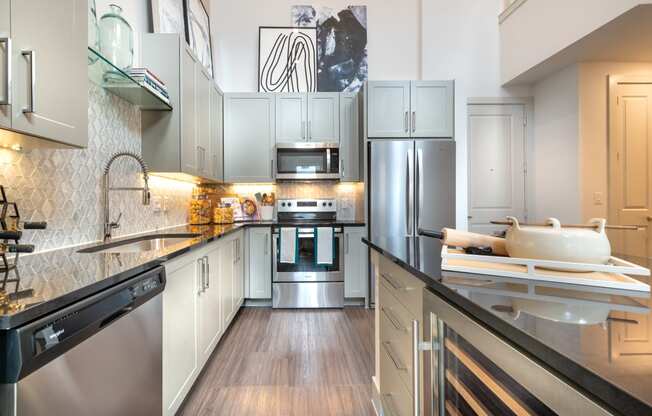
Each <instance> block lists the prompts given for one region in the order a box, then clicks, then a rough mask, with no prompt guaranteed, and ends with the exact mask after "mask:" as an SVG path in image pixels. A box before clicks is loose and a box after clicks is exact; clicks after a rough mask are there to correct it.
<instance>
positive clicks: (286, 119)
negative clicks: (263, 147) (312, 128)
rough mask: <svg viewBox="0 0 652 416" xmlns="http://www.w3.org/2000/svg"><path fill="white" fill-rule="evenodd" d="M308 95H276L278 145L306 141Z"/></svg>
mask: <svg viewBox="0 0 652 416" xmlns="http://www.w3.org/2000/svg"><path fill="white" fill-rule="evenodd" d="M307 98H308V97H307V96H306V94H302V93H296V94H294V93H281V94H276V143H295V142H302V141H304V140H306V129H307V125H306V120H307V118H308V115H307V114H308V100H307Z"/></svg>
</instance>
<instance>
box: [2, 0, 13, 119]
mask: <svg viewBox="0 0 652 416" xmlns="http://www.w3.org/2000/svg"><path fill="white" fill-rule="evenodd" d="M10 2H11V0H0V103H2V104H0V127H7V128H9V127H11V104H10V103H11V100H10V98H9V97H10V95H11V94H10V88H11V85H9V78H8V77H9V73H10V72H11V70H10V63H11V58H10V57H9V51H10V47H9V45H10V44H11V26H10V24H9V20H10V14H9V11H10Z"/></svg>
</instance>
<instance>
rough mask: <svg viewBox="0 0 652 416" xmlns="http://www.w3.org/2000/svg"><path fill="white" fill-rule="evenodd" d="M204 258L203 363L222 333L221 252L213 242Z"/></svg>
mask: <svg viewBox="0 0 652 416" xmlns="http://www.w3.org/2000/svg"><path fill="white" fill-rule="evenodd" d="M213 246H214V247H213V248H212V249H211V250H210V251H207V252H205V255H204V256H202V259H203V265H202V266H203V272H204V279H203V287H202V288H200V293H199V313H198V315H199V358H200V360H201V363H202V364H203V363H204V362H206V360H208V358H209V357H210V355H211V353H212V352H213V350H214V349H215V346H216V345H217V342H218V341H219V339H220V335H221V334H222V320H221V317H220V283H219V272H220V269H219V267H220V253H219V250H218V247H217V246H218V244H215V243H214V244H213Z"/></svg>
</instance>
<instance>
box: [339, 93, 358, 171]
mask: <svg viewBox="0 0 652 416" xmlns="http://www.w3.org/2000/svg"><path fill="white" fill-rule="evenodd" d="M358 114H359V113H358V95H357V94H349V93H343V94H341V95H340V179H341V180H343V181H359V180H360V179H361V176H360V156H361V153H360V151H361V142H360V130H359V129H360V123H359V121H358Z"/></svg>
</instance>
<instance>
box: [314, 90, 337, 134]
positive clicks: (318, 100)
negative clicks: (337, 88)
mask: <svg viewBox="0 0 652 416" xmlns="http://www.w3.org/2000/svg"><path fill="white" fill-rule="evenodd" d="M308 140H310V141H313V142H320V143H338V142H339V141H340V94H339V93H337V92H313V93H308Z"/></svg>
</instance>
